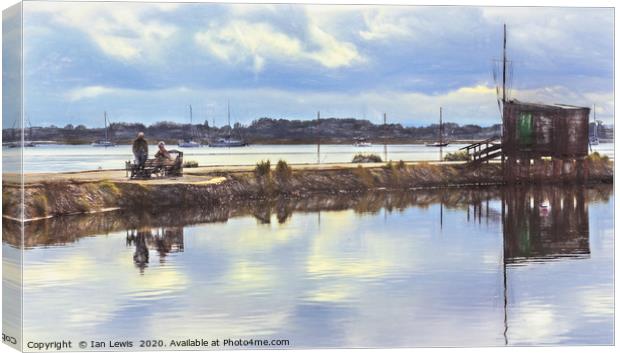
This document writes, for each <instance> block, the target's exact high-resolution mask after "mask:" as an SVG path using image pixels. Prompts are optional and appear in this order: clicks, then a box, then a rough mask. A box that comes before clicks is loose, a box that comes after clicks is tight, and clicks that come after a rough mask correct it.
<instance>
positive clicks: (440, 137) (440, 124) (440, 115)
mask: <svg viewBox="0 0 620 353" xmlns="http://www.w3.org/2000/svg"><path fill="white" fill-rule="evenodd" d="M439 143H440V144H441V143H443V121H442V109H441V107H439Z"/></svg>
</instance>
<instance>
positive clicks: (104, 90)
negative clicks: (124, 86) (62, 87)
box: [66, 86, 118, 102]
mask: <svg viewBox="0 0 620 353" xmlns="http://www.w3.org/2000/svg"><path fill="white" fill-rule="evenodd" d="M117 91H118V90H117V89H114V88H109V87H103V86H88V87H80V88H76V89H72V90H70V91H69V92H67V94H66V97H67V99H68V100H69V101H71V102H75V101H79V100H82V99H87V98H95V97H98V96H101V95H103V94H109V93H114V92H117Z"/></svg>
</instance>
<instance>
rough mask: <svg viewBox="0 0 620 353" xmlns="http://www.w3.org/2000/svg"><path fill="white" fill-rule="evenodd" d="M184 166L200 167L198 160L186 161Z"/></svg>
mask: <svg viewBox="0 0 620 353" xmlns="http://www.w3.org/2000/svg"><path fill="white" fill-rule="evenodd" d="M183 168H198V162H197V161H184V162H183Z"/></svg>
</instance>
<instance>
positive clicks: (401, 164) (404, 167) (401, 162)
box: [396, 159, 407, 170]
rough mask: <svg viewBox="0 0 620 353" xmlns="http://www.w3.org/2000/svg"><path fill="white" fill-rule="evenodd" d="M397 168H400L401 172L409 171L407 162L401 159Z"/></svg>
mask: <svg viewBox="0 0 620 353" xmlns="http://www.w3.org/2000/svg"><path fill="white" fill-rule="evenodd" d="M396 168H398V169H399V170H405V169H407V164H405V161H403V160H402V159H401V160H400V161H398V164H397V165H396Z"/></svg>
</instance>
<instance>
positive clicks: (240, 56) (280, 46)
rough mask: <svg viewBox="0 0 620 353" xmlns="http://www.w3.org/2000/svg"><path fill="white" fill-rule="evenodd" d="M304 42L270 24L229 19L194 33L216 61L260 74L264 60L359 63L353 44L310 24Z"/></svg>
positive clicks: (340, 64) (334, 64)
mask: <svg viewBox="0 0 620 353" xmlns="http://www.w3.org/2000/svg"><path fill="white" fill-rule="evenodd" d="M306 30H307V33H308V38H307V40H306V41H304V40H302V39H301V38H297V37H295V36H293V35H291V34H286V33H283V32H282V31H280V30H278V29H277V28H275V27H274V26H273V25H271V24H270V23H266V22H249V21H246V20H233V21H230V22H228V23H226V24H218V23H214V24H212V25H211V26H210V28H209V29H207V30H205V31H200V32H198V33H196V34H195V36H194V39H195V42H196V43H197V44H198V45H199V46H201V47H202V48H204V49H205V50H206V51H207V52H209V53H211V54H213V55H214V56H215V57H216V58H218V59H220V60H221V61H224V62H227V63H229V64H241V63H246V62H251V64H252V69H253V71H254V72H256V73H257V72H261V71H263V69H264V67H265V64H266V62H267V60H272V61H275V62H304V61H312V62H316V63H319V64H321V65H322V66H324V67H326V68H339V67H346V66H350V65H352V64H353V63H356V62H361V61H363V58H362V57H361V55H360V53H359V52H358V51H357V48H356V47H355V45H353V44H352V43H349V42H343V41H339V40H338V39H337V38H336V37H334V36H333V35H332V34H330V33H328V32H326V31H325V30H323V29H321V28H320V27H319V26H318V25H317V24H316V23H313V22H312V21H310V22H309V23H308V25H307V28H306Z"/></svg>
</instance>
